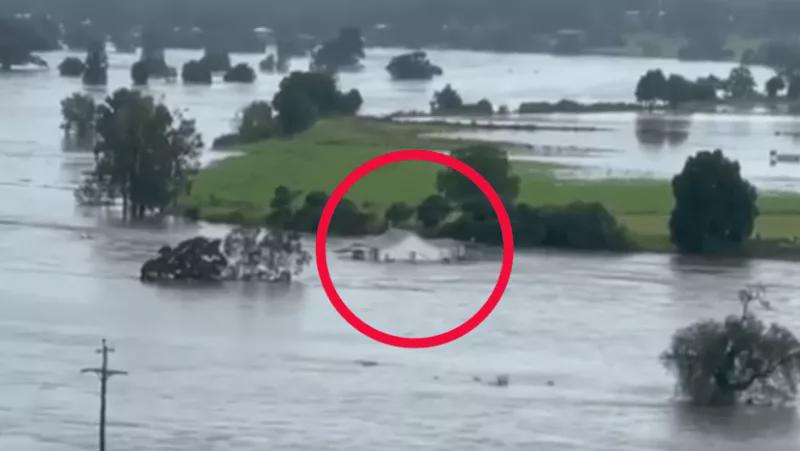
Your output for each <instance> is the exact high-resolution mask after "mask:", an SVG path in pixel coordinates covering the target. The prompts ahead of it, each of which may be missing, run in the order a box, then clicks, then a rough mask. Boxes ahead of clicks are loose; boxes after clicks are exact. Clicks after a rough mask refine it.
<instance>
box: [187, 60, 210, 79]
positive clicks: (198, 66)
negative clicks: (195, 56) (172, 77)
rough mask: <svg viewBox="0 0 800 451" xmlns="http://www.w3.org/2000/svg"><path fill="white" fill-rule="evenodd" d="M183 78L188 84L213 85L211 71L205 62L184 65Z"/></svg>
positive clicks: (194, 61) (195, 61) (190, 62)
mask: <svg viewBox="0 0 800 451" xmlns="http://www.w3.org/2000/svg"><path fill="white" fill-rule="evenodd" d="M181 78H182V79H183V82H184V83H187V84H198V85H210V84H211V83H212V78H211V70H210V69H209V68H208V66H206V65H205V64H204V63H203V62H201V61H197V60H191V61H188V62H186V63H185V64H184V65H183V68H182V69H181Z"/></svg>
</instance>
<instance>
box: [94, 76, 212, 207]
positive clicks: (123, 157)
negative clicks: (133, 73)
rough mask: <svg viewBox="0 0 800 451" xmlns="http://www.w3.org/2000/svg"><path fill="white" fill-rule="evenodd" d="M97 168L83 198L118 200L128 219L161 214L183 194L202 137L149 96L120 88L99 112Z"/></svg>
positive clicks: (190, 122)
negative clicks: (156, 213)
mask: <svg viewBox="0 0 800 451" xmlns="http://www.w3.org/2000/svg"><path fill="white" fill-rule="evenodd" d="M94 131H95V133H96V135H97V136H96V144H95V149H94V152H95V167H94V170H93V171H92V173H91V175H90V176H89V177H87V179H86V180H85V182H84V187H83V188H81V189H80V192H81V193H84V194H87V193H89V194H94V199H92V198H89V199H83V200H84V201H86V202H88V203H93V201H94V200H97V199H116V198H121V199H122V205H123V212H124V214H125V215H126V216H128V215H129V216H131V217H133V218H142V217H144V216H145V214H147V213H148V212H153V211H155V212H160V211H163V210H164V209H165V208H167V207H169V206H171V205H172V204H173V202H174V200H175V199H176V197H177V196H178V195H179V194H182V193H185V192H186V189H187V187H188V185H187V182H188V177H189V175H190V174H191V173H192V172H193V171H194V170H195V169H196V167H197V161H196V158H197V152H198V149H199V147H200V146H201V144H202V143H201V141H200V136H199V135H198V134H197V133H196V132H195V128H194V122H193V121H190V120H186V119H184V118H182V117H181V116H180V115H179V114H177V113H175V114H173V113H171V112H170V111H169V109H168V108H167V107H166V106H164V105H162V104H159V103H156V102H155V101H154V100H153V99H152V98H151V97H147V96H143V95H142V94H141V93H139V92H138V91H131V90H127V89H120V90H118V91H116V92H114V93H113V94H112V95H111V96H109V97H108V98H106V100H105V102H104V103H103V104H101V105H99V106H98V107H97V112H96V117H95V123H94Z"/></svg>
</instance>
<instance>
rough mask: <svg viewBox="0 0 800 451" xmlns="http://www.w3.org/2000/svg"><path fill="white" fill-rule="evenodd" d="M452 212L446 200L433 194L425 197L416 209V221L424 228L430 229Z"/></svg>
mask: <svg viewBox="0 0 800 451" xmlns="http://www.w3.org/2000/svg"><path fill="white" fill-rule="evenodd" d="M452 211H453V207H452V206H451V205H450V202H448V201H447V199H445V198H444V197H442V196H440V195H438V194H433V195H430V196H428V197H426V198H425V200H423V201H422V203H420V204H419V206H418V207H417V219H418V220H419V222H420V223H422V225H423V226H424V227H426V228H429V229H432V228H434V227H436V226H438V225H439V224H441V222H442V221H444V220H445V218H447V217H448V216H449V215H450V213H451V212H452Z"/></svg>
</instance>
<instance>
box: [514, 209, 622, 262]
mask: <svg viewBox="0 0 800 451" xmlns="http://www.w3.org/2000/svg"><path fill="white" fill-rule="evenodd" d="M522 216H525V214H524V213H523V215H522ZM538 216H539V218H540V220H541V225H537V224H530V225H529V224H524V223H523V224H520V223H519V219H520V218H517V219H518V221H517V224H518V226H517V227H516V228H515V230H519V232H518V233H519V234H520V235H526V232H527V234H529V235H530V237H528V239H531V238H537V237H538V238H540V239H541V243H540V245H541V246H544V247H557V248H565V249H580V250H612V251H621V250H626V249H628V248H629V247H630V245H629V243H628V239H627V237H626V234H625V229H624V228H623V227H622V226H620V225H619V223H617V220H616V218H614V216H613V215H612V214H611V213H609V212H608V210H606V208H605V207H604V206H603V205H601V204H598V203H584V202H575V203H572V204H569V205H565V206H558V207H555V206H553V207H544V208H541V209H539V211H538ZM531 226H533V227H531ZM542 230H543V231H544V233H543V234H542Z"/></svg>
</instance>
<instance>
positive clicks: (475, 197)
mask: <svg viewBox="0 0 800 451" xmlns="http://www.w3.org/2000/svg"><path fill="white" fill-rule="evenodd" d="M451 156H452V157H454V158H457V159H458V160H461V161H462V162H463V163H465V164H467V165H468V166H470V167H471V168H472V169H474V170H475V171H477V172H478V173H479V174H481V175H482V176H483V178H485V179H486V181H488V182H489V183H490V184H491V185H492V187H493V188H494V190H495V191H496V192H497V195H498V196H499V197H500V199H502V200H503V201H504V202H507V203H510V202H512V201H513V200H514V199H515V198H516V197H517V195H518V194H519V177H517V176H515V175H513V174H512V172H511V163H510V162H509V160H508V154H507V153H506V152H504V151H502V150H500V149H498V148H497V147H495V146H493V145H490V144H478V145H474V146H470V147H465V148H462V149H457V150H454V151H453V152H452V153H451ZM436 189H437V191H438V192H440V193H442V195H444V197H445V198H447V200H449V201H451V202H454V203H456V204H459V205H462V206H463V205H464V204H468V203H475V202H479V203H481V204H486V202H487V201H486V198H485V196H484V195H483V193H482V192H481V191H480V190H479V189H478V187H477V186H475V184H474V183H472V181H471V180H469V179H468V178H466V177H464V176H463V175H461V173H460V172H457V171H455V170H453V169H449V168H448V169H445V170H443V171H440V172H439V173H438V174H437V175H436Z"/></svg>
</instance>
